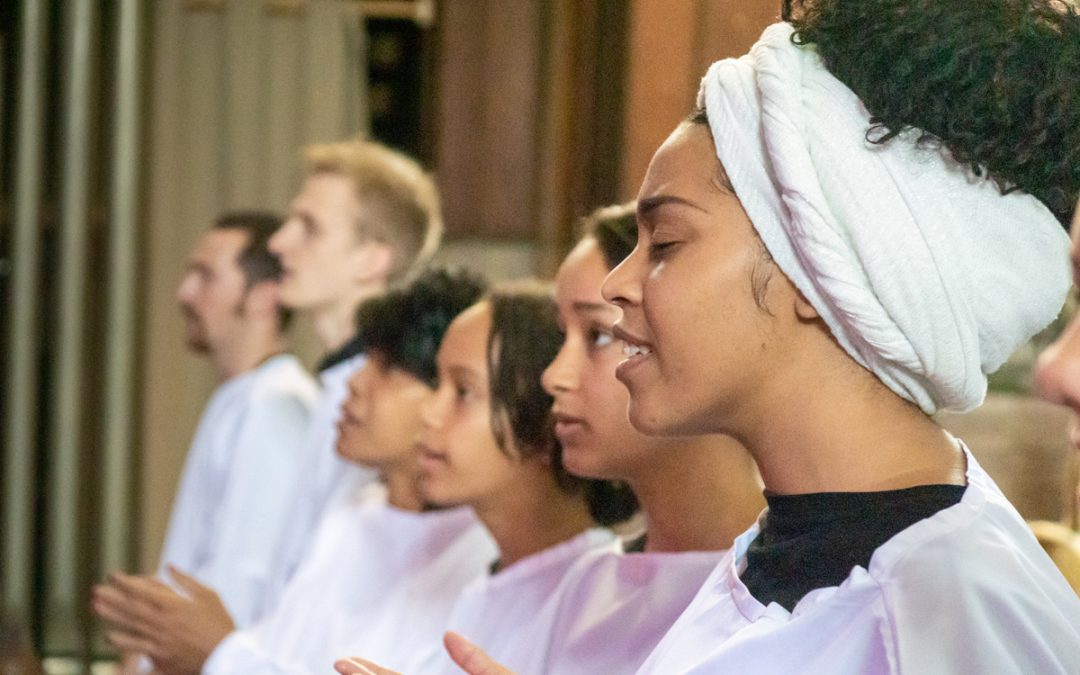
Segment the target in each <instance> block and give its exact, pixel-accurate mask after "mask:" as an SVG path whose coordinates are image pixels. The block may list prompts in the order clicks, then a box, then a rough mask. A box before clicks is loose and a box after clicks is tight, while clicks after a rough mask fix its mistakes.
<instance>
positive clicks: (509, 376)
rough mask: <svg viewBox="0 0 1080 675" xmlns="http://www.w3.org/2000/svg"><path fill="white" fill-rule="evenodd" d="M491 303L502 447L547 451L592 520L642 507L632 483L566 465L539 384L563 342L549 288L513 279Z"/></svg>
mask: <svg viewBox="0 0 1080 675" xmlns="http://www.w3.org/2000/svg"><path fill="white" fill-rule="evenodd" d="M488 302H490V304H491V333H490V335H489V336H488V348H487V359H488V377H489V382H490V385H489V386H490V388H491V427H492V431H493V432H494V435H495V440H496V441H497V442H498V444H499V447H500V448H501V449H502V450H503V452H505V453H508V454H509V452H510V450H511V447H513V448H514V449H516V450H517V451H518V452H519V453H520V454H521V455H523V456H536V455H541V454H547V455H548V457H550V460H551V468H552V471H553V472H554V474H555V479H556V481H557V482H558V484H559V487H560V488H562V489H563V490H564V491H565V492H567V493H568V494H574V493H578V492H583V493H584V495H585V501H586V504H587V505H588V507H589V514H590V515H591V516H592V518H593V520H595V521H596V522H597V523H599V524H601V525H614V524H615V523H620V522H622V521H624V520H627V519H628V518H630V517H631V516H632V515H634V513H636V512H637V507H638V503H637V499H636V498H635V497H634V494H633V492H631V491H630V488H629V487H628V486H626V485H624V484H618V483H612V482H610V481H604V480H594V479H586V478H579V477H577V476H572V475H570V474H569V473H567V471H566V468H565V467H564V466H563V462H562V446H561V444H560V443H559V439H558V438H557V437H556V436H555V421H554V418H553V417H552V414H551V406H552V404H553V403H554V400H553V399H552V398H551V396H550V395H549V394H548V393H547V392H545V391H544V389H543V387H542V386H541V384H540V376H541V374H543V372H544V369H545V368H547V367H548V365H549V364H550V363H551V362H552V361H554V360H555V355H556V354H558V352H559V348H560V347H561V346H562V341H563V336H562V331H561V330H560V329H559V323H558V315H557V310H556V307H555V299H554V297H553V296H552V294H551V289H550V287H549V286H547V285H546V284H540V283H539V282H531V281H525V282H514V283H511V284H507V285H504V286H501V287H499V288H497V289H495V290H494V291H493V292H492V294H491V296H490V297H489V298H488ZM511 440H513V444H512V445H511V443H510V441H511Z"/></svg>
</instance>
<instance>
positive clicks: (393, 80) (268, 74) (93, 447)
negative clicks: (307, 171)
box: [0, 0, 1076, 672]
mask: <svg viewBox="0 0 1080 675" xmlns="http://www.w3.org/2000/svg"><path fill="white" fill-rule="evenodd" d="M779 5H780V2H779V0H150V1H146V0H4V2H2V3H0V52H2V54H3V58H2V59H0V84H2V90H0V93H2V99H0V130H2V133H0V375H2V378H0V403H2V408H0V410H2V412H0V441H2V445H0V460H2V461H0V518H2V520H0V522H2V527H0V564H2V568H0V569H2V576H0V590H2V593H3V602H4V608H5V611H7V612H8V613H10V614H11V615H12V616H14V617H16V618H17V619H18V620H19V621H21V622H22V623H23V624H24V625H25V626H26V627H27V630H28V634H29V636H30V638H31V641H32V643H33V645H34V646H35V648H36V649H37V650H38V652H39V653H41V654H43V655H44V656H46V657H48V659H47V661H46V666H47V668H48V670H50V671H51V672H86V671H88V670H89V669H90V668H91V666H92V664H93V663H94V662H96V661H97V660H99V659H101V658H103V657H106V656H108V652H107V650H105V649H104V647H103V645H102V643H101V641H100V638H99V636H98V633H97V627H96V625H95V623H94V622H93V620H92V619H91V617H90V616H89V612H88V609H87V591H88V589H89V587H90V585H91V584H93V583H94V582H95V581H96V580H98V579H100V578H101V577H102V576H103V574H105V573H106V572H108V571H109V570H112V569H118V568H123V569H129V570H151V569H153V567H154V566H155V564H156V561H157V556H158V553H159V549H160V546H161V541H162V536H163V531H164V527H165V523H166V519H167V517H168V510H169V508H170V504H171V501H172V497H173V492H174V490H175V486H176V482H177V479H178V476H179V471H180V467H181V465H182V463H183V460H184V456H185V453H186V451H187V447H188V444H189V442H190V439H191V435H192V432H193V430H194V426H195V423H196V421H197V418H198V415H199V412H200V411H201V409H202V407H203V405H204V404H205V403H206V400H207V397H208V396H209V393H210V391H211V390H212V389H213V386H214V384H215V382H214V374H213V372H212V370H211V367H210V365H209V364H208V363H205V362H204V361H202V360H200V359H198V358H197V357H194V356H191V355H189V354H188V353H186V351H185V350H184V348H183V344H182V339H181V338H182V326H181V320H180V315H179V313H178V311H177V309H176V306H175V302H174V291H175V287H176V284H177V282H178V281H179V279H180V276H181V273H182V270H183V269H184V266H185V260H186V255H187V253H188V250H189V248H190V247H191V245H192V244H193V243H194V241H195V240H196V238H197V237H198V235H199V234H200V233H201V232H202V231H203V230H205V229H206V228H207V227H208V226H209V225H210V223H211V222H212V220H213V218H214V217H215V216H216V215H217V214H218V213H220V212H221V211H223V210H226V209H235V208H271V209H276V210H284V209H285V208H286V207H287V205H288V202H289V200H290V198H291V197H292V196H293V194H294V193H295V192H296V190H297V188H298V186H299V181H300V177H301V168H302V167H301V163H300V149H301V147H302V146H304V145H305V144H308V143H311V142H316V141H332V140H338V139H342V138H346V137H349V136H353V135H356V134H365V135H369V136H371V137H374V138H376V139H379V140H381V141H383V142H385V143H387V144H389V145H391V146H393V147H396V148H399V149H402V150H404V151H406V152H409V153H411V154H413V155H415V156H416V157H418V158H419V159H420V160H421V161H422V163H424V164H425V166H427V167H428V168H429V169H430V170H431V171H432V172H434V174H435V175H436V176H437V179H438V183H439V185H440V187H441V189H442V194H443V200H444V202H443V203H444V211H445V217H446V221H447V225H448V241H447V244H446V246H445V248H444V250H443V251H442V253H441V254H440V256H441V258H442V260H443V261H446V262H458V263H464V262H467V263H468V264H470V265H472V266H474V267H479V268H481V269H483V270H485V271H486V272H488V273H489V274H490V275H492V276H494V277H497V278H505V277H510V276H521V275H541V276H546V275H550V274H551V273H552V272H553V271H554V270H555V268H556V267H557V264H558V261H559V260H560V258H561V256H562V255H563V254H564V253H565V252H566V251H567V250H568V248H569V246H570V244H571V242H572V241H573V238H574V228H575V224H576V220H577V219H578V218H579V217H580V216H582V215H584V214H586V213H588V212H589V211H591V210H592V209H593V208H594V207H596V206H600V205H604V204H609V203H614V202H618V201H625V200H627V199H631V198H633V197H634V195H635V194H636V192H637V186H638V184H639V183H640V181H641V178H642V176H643V175H644V171H645V167H646V166H647V163H648V160H649V158H650V157H651V155H652V153H653V151H654V150H655V149H656V147H657V146H658V145H659V143H660V142H661V141H662V140H663V138H664V137H665V136H666V135H667V134H668V133H669V132H670V131H671V129H672V128H673V127H674V126H675V125H676V124H677V123H678V121H679V120H680V119H681V118H683V117H684V116H686V115H687V114H688V113H689V111H690V109H691V106H692V104H693V100H694V94H695V92H696V89H697V83H698V80H699V79H700V77H701V75H702V74H703V73H704V71H705V69H706V67H707V66H708V64H709V63H711V62H712V61H714V60H716V59H718V58H722V57H726V56H735V55H739V54H742V53H744V52H745V51H746V50H747V49H748V48H749V47H750V45H751V44H752V43H753V42H754V40H755V39H756V38H757V36H758V34H759V33H760V31H761V29H762V28H763V27H764V26H766V25H768V24H769V23H771V22H773V21H774V20H776V18H777V16H778V14H779ZM296 333H297V335H296V338H297V344H298V350H299V351H300V353H301V354H302V355H304V356H305V358H306V359H307V361H308V362H309V363H310V362H312V360H313V359H314V358H315V351H314V350H315V348H314V345H313V341H312V339H311V336H310V329H309V328H308V327H305V326H304V325H302V324H301V325H300V326H298V327H297V329H296ZM1036 348H1037V346H1035V345H1033V346H1029V347H1028V348H1025V350H1022V352H1021V354H1019V355H1018V356H1017V358H1016V359H1015V360H1014V362H1013V363H1012V364H1010V367H1009V369H1007V371H1006V373H1005V374H1004V375H1003V376H1002V377H1000V378H998V380H997V381H996V383H995V384H996V389H997V390H998V393H995V394H993V395H992V397H991V400H990V402H989V403H988V405H987V406H984V408H982V409H980V411H978V412H977V413H976V414H975V415H974V416H963V417H960V416H953V417H948V418H946V419H945V420H944V421H945V423H946V424H947V425H949V426H951V427H953V428H956V429H957V430H958V431H959V432H960V433H961V434H962V435H963V436H964V437H965V438H967V439H968V440H969V441H970V443H971V445H972V446H973V447H974V449H975V451H976V454H978V455H980V456H981V457H984V461H985V463H986V464H987V465H988V468H989V469H990V471H991V473H992V474H993V475H995V477H996V478H997V479H998V480H999V482H1000V483H1001V484H1002V487H1003V488H1004V489H1005V490H1006V492H1007V493H1008V494H1009V495H1010V497H1011V498H1012V499H1013V500H1014V501H1015V502H1016V503H1017V505H1018V507H1019V508H1020V510H1021V512H1022V513H1023V515H1025V517H1028V518H1031V519H1047V520H1062V521H1066V522H1071V523H1072V526H1073V527H1074V528H1075V525H1076V522H1075V518H1076V515H1075V485H1076V467H1075V459H1074V458H1073V457H1072V456H1071V455H1072V453H1070V452H1069V451H1068V447H1067V440H1066V433H1065V428H1066V426H1067V423H1068V421H1067V415H1066V414H1065V413H1064V412H1063V411H1061V410H1057V409H1054V408H1051V407H1048V406H1045V405H1043V404H1041V403H1038V402H1036V401H1034V400H1032V399H1031V398H1030V396H1029V395H1028V394H1027V393H1026V391H1027V379H1028V372H1029V368H1030V363H1031V359H1032V357H1033V354H1034V351H1035V349H1036Z"/></svg>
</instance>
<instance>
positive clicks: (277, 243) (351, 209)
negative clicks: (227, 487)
mask: <svg viewBox="0 0 1080 675" xmlns="http://www.w3.org/2000/svg"><path fill="white" fill-rule="evenodd" d="M305 159H306V169H307V176H306V178H305V179H304V183H303V185H302V186H301V188H300V193H299V194H298V195H297V196H296V198H295V199H293V201H292V205H291V206H290V210H289V215H288V217H287V218H286V220H285V222H284V223H283V224H282V226H281V228H280V229H279V230H278V231H277V232H276V233H275V234H274V236H273V237H272V238H271V239H270V250H271V251H273V252H274V253H276V254H277V255H278V257H279V258H280V259H281V266H282V268H283V270H284V274H283V277H282V282H281V301H282V304H283V305H284V306H286V307H288V308H290V309H292V310H294V311H297V312H302V313H305V314H307V315H308V316H310V318H311V320H312V322H313V324H314V329H315V334H316V336H317V338H318V340H319V342H320V343H321V345H322V347H323V348H324V349H325V350H326V352H327V355H326V356H325V357H324V359H323V361H322V363H321V364H320V367H319V370H320V373H319V375H320V380H321V384H322V396H321V399H320V402H319V405H318V408H317V409H316V411H315V415H314V416H313V421H312V425H311V429H310V432H309V434H308V441H307V444H306V448H305V453H306V455H307V457H308V461H309V465H308V468H307V470H306V471H305V472H304V474H303V475H300V476H297V482H296V486H295V491H294V494H293V495H291V496H290V495H282V497H283V498H287V499H289V500H290V501H289V503H290V504H292V507H293V513H292V518H291V522H290V524H289V526H288V527H287V529H286V531H285V535H284V537H283V539H282V541H283V546H284V548H283V549H282V550H281V554H280V556H279V559H278V562H277V564H278V570H277V573H276V578H275V581H276V583H275V585H274V586H273V587H272V591H271V593H269V594H268V597H267V598H266V605H265V606H264V608H263V609H264V610H268V609H270V607H271V606H272V605H273V604H274V602H276V598H277V594H278V593H280V591H281V589H282V588H283V587H284V585H285V583H286V582H287V581H288V579H289V577H290V576H291V575H292V572H293V571H294V570H295V568H296V565H297V564H298V563H299V561H300V558H301V556H302V555H303V553H304V550H305V549H306V547H307V545H308V543H309V541H310V538H311V535H312V533H313V532H314V529H315V525H316V523H317V522H318V519H319V516H320V515H321V513H322V511H323V510H324V509H325V507H326V505H327V504H328V503H329V502H330V501H331V499H332V498H333V496H334V495H335V494H338V493H345V492H348V491H350V490H351V489H353V488H355V487H359V485H361V484H363V483H365V482H368V481H370V480H371V479H372V476H371V475H370V474H368V473H364V472H363V471H362V470H361V469H359V468H358V467H357V466H356V465H354V464H349V463H346V462H345V461H344V460H342V459H341V458H339V457H337V455H336V454H335V452H334V446H335V443H336V440H337V422H338V418H339V416H340V412H341V404H342V402H343V401H344V400H345V398H346V396H347V394H348V391H347V382H348V379H349V377H350V376H351V375H352V373H353V372H355V371H356V370H357V369H358V368H359V367H360V365H361V363H362V360H363V357H362V355H360V354H359V353H358V352H359V350H358V349H357V348H356V346H355V345H354V344H353V343H352V342H351V339H352V337H353V333H354V331H355V330H356V308H357V307H359V306H360V303H362V302H363V301H364V300H366V299H368V298H370V297H372V296H375V295H378V294H381V293H383V292H384V291H385V290H386V288H387V287H388V286H389V285H390V284H391V283H396V282H400V281H401V280H403V279H406V278H409V277H410V276H412V275H413V274H414V273H415V272H416V271H417V270H420V269H422V268H423V267H424V266H425V265H426V264H427V263H428V261H429V260H430V258H431V256H432V255H433V254H434V252H435V250H436V249H437V248H438V246H439V242H440V240H441V238H442V215H441V211H440V206H439V195H438V190H437V189H436V187H435V183H434V182H433V181H432V179H431V177H430V176H429V175H428V174H427V173H426V172H425V171H424V169H423V168H422V167H421V166H420V165H419V164H418V163H417V162H416V161H415V160H413V159H411V158H409V157H407V156H405V155H403V154H401V153H399V152H396V151H394V150H391V149H390V148H387V147H386V146H384V145H382V144H379V143H376V142H373V141H366V140H349V141H343V142H338V143H327V144H320V145H313V146H310V147H308V148H307V149H306V151H305Z"/></svg>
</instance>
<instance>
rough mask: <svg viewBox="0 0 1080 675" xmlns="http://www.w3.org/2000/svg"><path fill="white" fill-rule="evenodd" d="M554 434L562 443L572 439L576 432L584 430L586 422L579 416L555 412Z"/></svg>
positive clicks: (586, 425)
mask: <svg viewBox="0 0 1080 675" xmlns="http://www.w3.org/2000/svg"><path fill="white" fill-rule="evenodd" d="M554 417H555V435H556V436H558V437H559V440H560V441H562V442H563V443H564V444H565V443H567V442H568V441H570V440H572V439H573V438H574V437H575V436H577V435H578V434H580V433H582V432H584V431H585V430H586V428H587V427H588V424H587V423H586V422H585V420H584V419H583V418H581V417H576V416H574V415H568V414H566V413H562V412H555V413H554Z"/></svg>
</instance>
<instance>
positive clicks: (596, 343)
mask: <svg viewBox="0 0 1080 675" xmlns="http://www.w3.org/2000/svg"><path fill="white" fill-rule="evenodd" d="M587 336H588V338H589V347H591V348H592V349H603V348H604V347H607V346H609V345H612V344H614V343H615V336H614V335H612V334H611V328H610V327H607V326H605V327H600V326H592V327H591V328H589V330H588V332H587Z"/></svg>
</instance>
